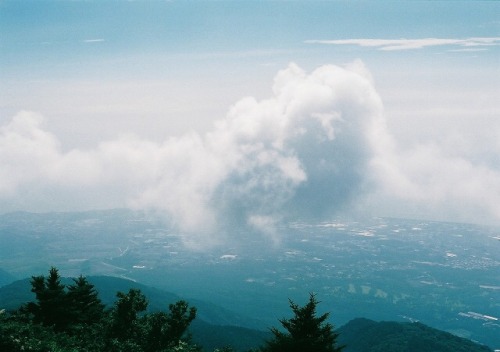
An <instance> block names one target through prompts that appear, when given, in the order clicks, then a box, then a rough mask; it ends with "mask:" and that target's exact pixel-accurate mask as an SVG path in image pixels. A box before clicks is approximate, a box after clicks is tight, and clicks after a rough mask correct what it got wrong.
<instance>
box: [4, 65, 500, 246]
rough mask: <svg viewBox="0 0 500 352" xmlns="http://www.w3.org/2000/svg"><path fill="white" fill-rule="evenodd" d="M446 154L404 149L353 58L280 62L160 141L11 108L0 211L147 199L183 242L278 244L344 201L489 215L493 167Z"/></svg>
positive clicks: (499, 191)
mask: <svg viewBox="0 0 500 352" xmlns="http://www.w3.org/2000/svg"><path fill="white" fill-rule="evenodd" d="M450 150H453V151H455V154H454V153H452V152H451V151H450ZM456 151H457V149H456V148H451V149H450V148H446V145H444V144H443V143H439V141H437V142H436V143H434V144H426V145H417V146H412V149H411V150H401V149H400V148H399V147H398V146H397V145H396V144H395V142H394V140H393V138H392V137H391V136H390V134H389V132H388V131H387V127H386V124H385V120H384V115H383V105H382V102H381V99H380V97H379V96H378V94H377V92H376V90H375V88H374V85H373V82H372V78H371V76H370V73H369V72H368V70H366V68H365V67H364V66H363V64H362V63H361V62H355V63H353V64H351V65H348V66H346V67H339V66H333V65H327V66H322V67H319V68H317V69H316V70H314V71H312V72H310V73H307V72H305V71H304V70H303V69H301V68H300V67H298V66H297V65H295V64H290V65H289V66H288V67H286V68H285V69H283V70H281V71H279V72H278V73H277V75H276V77H275V78H274V82H273V89H272V95H271V96H270V97H269V98H267V99H262V100H257V99H255V98H253V97H246V98H243V99H241V100H239V101H238V102H236V103H235V104H234V105H233V106H232V107H230V109H229V111H228V113H227V115H226V116H225V118H221V119H220V120H218V121H215V123H214V126H213V128H212V129H211V130H210V131H209V132H207V133H205V134H199V133H196V132H192V133H189V134H185V135H183V136H181V137H172V138H168V139H166V140H165V141H163V142H162V143H155V142H151V141H148V140H145V139H143V138H139V137H137V136H134V135H133V134H130V135H122V136H121V137H120V138H117V139H115V140H110V141H104V142H101V143H100V144H99V145H97V146H96V147H95V148H93V149H73V150H64V149H63V147H62V146H61V145H60V143H59V141H58V138H57V137H56V136H55V135H53V134H52V133H50V132H49V131H48V128H46V127H45V125H44V119H43V117H42V116H40V115H39V114H36V113H32V112H20V113H18V114H17V115H16V116H14V118H13V119H12V120H11V121H10V122H9V123H8V124H6V125H4V126H2V127H1V129H0V165H1V168H0V210H1V211H9V210H17V209H26V210H34V211H47V210H78V209H90V208H110V207H124V206H128V207H132V208H135V209H145V210H149V211H154V212H157V213H158V214H160V215H162V216H165V217H166V218H167V219H168V220H169V221H170V222H171V223H172V224H173V225H175V226H176V227H177V229H178V230H179V232H180V233H182V234H184V239H185V241H186V244H188V245H191V246H205V245H207V244H214V243H217V241H219V240H223V239H224V236H226V235H230V233H231V229H234V228H240V229H241V228H247V229H253V230H256V231H258V232H260V233H262V234H265V235H267V236H269V237H270V238H272V239H273V240H275V241H278V240H279V231H277V226H278V224H279V223H280V221H282V220H290V219H296V218H307V219H309V218H310V217H311V216H316V217H324V216H331V215H332V214H334V213H335V212H336V211H338V210H345V209H348V208H350V207H351V206H352V205H353V204H360V205H362V206H363V207H364V206H366V207H367V208H368V207H371V208H372V209H375V210H376V211H375V213H377V211H383V210H384V209H385V210H387V211H388V212H389V213H387V212H386V213H383V215H388V214H391V213H390V211H391V209H392V210H401V209H409V211H408V213H407V214H406V215H410V216H411V211H410V210H412V209H413V210H417V209H419V210H420V211H421V210H422V209H424V210H428V211H429V212H432V214H434V215H436V214H439V213H440V212H441V213H442V214H443V216H444V214H445V213H446V212H448V213H449V212H450V209H451V212H455V213H456V214H458V215H463V214H467V213H469V214H472V213H473V214H487V216H490V217H491V218H493V219H500V210H499V206H498V204H500V202H499V200H500V171H499V170H498V168H497V169H495V168H492V167H489V166H488V165H487V164H480V163H477V162H474V161H473V160H472V159H470V158H468V157H466V156H463V155H460V154H457V153H456ZM499 152H500V151H499ZM353 200H355V202H353ZM396 213H397V212H396ZM423 213H425V211H424V212H423ZM470 220H472V219H470Z"/></svg>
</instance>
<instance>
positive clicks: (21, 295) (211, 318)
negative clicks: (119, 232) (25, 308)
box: [0, 276, 270, 351]
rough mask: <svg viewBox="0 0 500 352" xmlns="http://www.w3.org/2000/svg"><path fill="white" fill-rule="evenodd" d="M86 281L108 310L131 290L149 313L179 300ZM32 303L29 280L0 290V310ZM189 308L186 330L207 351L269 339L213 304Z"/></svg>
mask: <svg viewBox="0 0 500 352" xmlns="http://www.w3.org/2000/svg"><path fill="white" fill-rule="evenodd" d="M88 280H89V282H91V283H92V284H93V285H94V286H95V288H96V289H97V291H98V293H99V297H100V299H101V300H102V302H103V303H104V304H106V305H107V306H108V307H110V306H112V305H113V303H114V302H115V301H116V292H118V291H120V292H127V291H129V290H130V289H139V290H140V291H141V292H142V293H143V294H144V295H145V296H146V297H147V299H148V303H149V304H148V309H147V310H148V311H149V312H158V311H165V310H166V309H167V308H168V305H169V304H171V303H174V302H176V301H178V300H180V299H181V298H180V297H179V296H177V295H175V294H173V293H170V292H166V291H163V290H159V289H156V288H153V287H150V286H146V285H142V284H139V283H136V282H134V281H131V280H126V279H122V278H117V277H109V276H91V277H88ZM61 282H62V283H63V284H65V285H69V284H71V283H72V280H71V279H69V278H63V279H62V281H61ZM33 300H35V295H34V293H32V292H31V284H30V279H24V280H17V281H14V282H12V283H11V284H9V285H6V286H4V287H0V309H6V310H8V311H9V310H14V309H17V308H19V307H20V306H21V305H22V304H24V303H27V302H30V301H33ZM192 304H193V306H195V307H196V308H197V310H198V314H197V318H196V320H195V321H194V322H193V323H192V324H191V327H190V329H189V330H190V331H191V333H192V334H193V340H194V342H196V343H197V344H199V345H201V346H203V347H204V349H205V350H207V351H211V350H213V349H215V348H217V347H222V346H231V347H233V348H234V350H235V351H247V350H249V349H251V348H256V347H258V346H259V345H261V344H262V343H263V342H264V340H265V339H267V338H268V337H269V336H270V333H269V332H267V331H261V330H255V329H250V328H245V327H241V326H248V325H256V324H255V323H252V322H251V320H249V319H246V318H245V317H242V316H239V315H237V314H235V313H232V312H230V311H228V310H226V309H223V308H220V307H218V306H216V305H214V304H211V303H208V302H203V301H201V300H194V301H193V303H192Z"/></svg>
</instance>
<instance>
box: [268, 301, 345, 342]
mask: <svg viewBox="0 0 500 352" xmlns="http://www.w3.org/2000/svg"><path fill="white" fill-rule="evenodd" d="M318 303H319V302H318V301H317V300H316V296H315V295H314V294H310V296H309V302H308V303H307V304H306V305H305V306H303V307H299V306H298V305H297V304H295V303H294V302H293V301H290V308H291V309H292V311H293V313H294V316H293V318H290V319H280V323H281V325H282V327H283V328H284V329H285V330H286V332H283V331H281V330H278V329H277V328H272V329H271V332H272V333H273V335H274V338H273V339H272V340H270V341H267V343H266V346H265V347H263V348H261V351H262V352H340V351H342V349H343V348H344V347H343V346H337V337H338V334H337V333H335V332H334V329H333V326H332V325H331V324H330V323H326V320H327V319H328V316H329V313H325V314H323V315H321V316H319V317H318V316H317V315H316V306H317V304H318Z"/></svg>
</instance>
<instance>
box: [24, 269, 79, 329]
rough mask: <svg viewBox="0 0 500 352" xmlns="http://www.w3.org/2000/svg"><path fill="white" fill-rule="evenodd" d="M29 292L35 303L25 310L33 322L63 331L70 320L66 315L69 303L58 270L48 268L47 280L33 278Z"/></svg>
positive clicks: (42, 277) (38, 277)
mask: <svg viewBox="0 0 500 352" xmlns="http://www.w3.org/2000/svg"><path fill="white" fill-rule="evenodd" d="M31 292H33V293H35V297H36V300H37V302H36V303H31V304H28V306H27V310H28V311H29V312H30V313H32V314H33V315H34V322H35V323H42V324H43V325H46V326H53V327H54V328H55V329H56V330H64V329H65V328H66V327H67V326H68V323H69V320H70V319H69V316H68V314H67V312H68V311H69V304H68V303H69V302H68V299H67V294H66V291H65V286H64V285H63V284H61V277H60V276H59V272H58V270H57V269H56V268H54V267H52V268H50V271H49V276H48V277H47V278H45V276H43V275H41V276H33V277H32V279H31Z"/></svg>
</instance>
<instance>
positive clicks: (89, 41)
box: [83, 38, 104, 43]
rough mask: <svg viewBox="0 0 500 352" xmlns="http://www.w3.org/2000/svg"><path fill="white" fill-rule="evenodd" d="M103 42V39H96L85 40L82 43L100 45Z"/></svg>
mask: <svg viewBox="0 0 500 352" xmlns="http://www.w3.org/2000/svg"><path fill="white" fill-rule="evenodd" d="M103 41H104V39H102V38H96V39H85V40H84V41H83V42H84V43H101V42H103Z"/></svg>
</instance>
